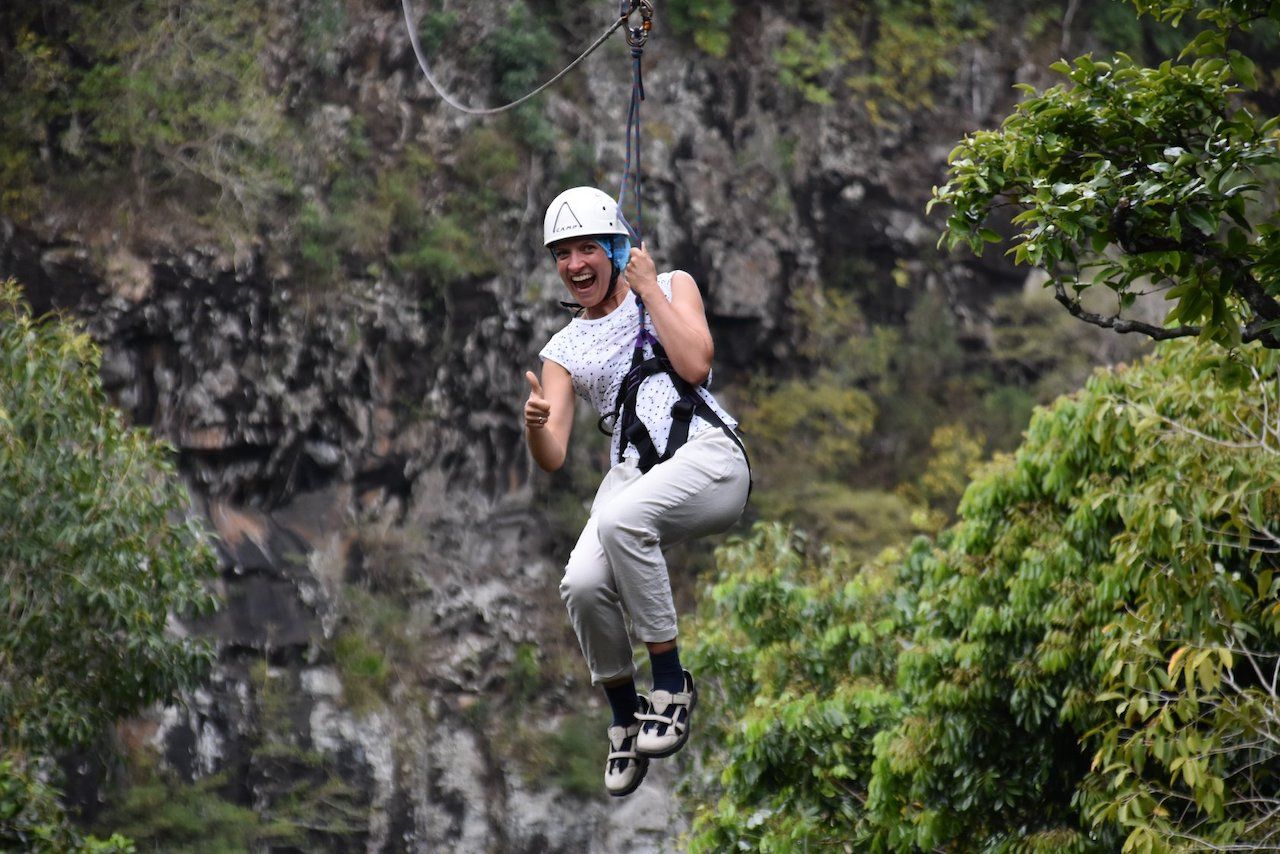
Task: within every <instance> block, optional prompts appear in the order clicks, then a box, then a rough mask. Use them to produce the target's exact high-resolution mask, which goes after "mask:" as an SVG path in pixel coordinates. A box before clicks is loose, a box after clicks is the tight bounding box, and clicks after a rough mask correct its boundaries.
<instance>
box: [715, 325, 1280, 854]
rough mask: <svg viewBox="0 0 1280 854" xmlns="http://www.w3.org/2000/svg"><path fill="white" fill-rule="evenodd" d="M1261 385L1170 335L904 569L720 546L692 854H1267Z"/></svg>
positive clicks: (1271, 578) (1269, 605)
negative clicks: (705, 771)
mask: <svg viewBox="0 0 1280 854" xmlns="http://www.w3.org/2000/svg"><path fill="white" fill-rule="evenodd" d="M1278 368H1280V356H1277V355H1275V354H1273V353H1271V352H1269V351H1267V350H1264V349H1262V348H1259V347H1253V348H1246V349H1241V350H1238V351H1236V352H1235V353H1233V354H1231V355H1223V354H1221V353H1220V352H1216V353H1215V352H1214V350H1213V349H1212V348H1210V347H1208V346H1204V347H1202V346H1194V345H1187V344H1178V345H1166V346H1165V347H1164V348H1163V349H1162V350H1161V351H1160V352H1159V354H1158V355H1157V356H1155V357H1152V358H1150V359H1148V360H1146V361H1145V362H1143V363H1142V364H1140V365H1139V366H1137V367H1135V368H1132V369H1126V370H1120V371H1114V372H1102V373H1099V374H1098V375H1096V376H1095V377H1094V379H1092V380H1091V381H1090V382H1089V384H1088V386H1087V387H1086V388H1085V389H1084V390H1083V391H1081V392H1080V393H1078V394H1076V395H1074V396H1072V397H1070V398H1064V399H1061V400H1059V401H1058V402H1057V403H1056V404H1055V405H1054V406H1053V407H1051V408H1049V409H1044V410H1040V411H1038V412H1037V414H1036V416H1035V417H1034V418H1033V420H1032V423H1031V426H1030V428H1029V429H1028V431H1027V436H1026V439H1025V441H1024V442H1023V444H1022V446H1021V447H1020V448H1019V449H1018V450H1017V451H1016V453H1014V454H1012V455H1008V456H1004V457H1001V458H999V459H997V460H996V461H995V462H994V463H992V464H991V465H990V466H988V467H987V469H986V470H985V471H984V472H983V473H982V474H981V475H980V476H979V477H978V478H977V479H976V480H975V481H974V482H973V483H972V484H971V485H970V486H969V488H968V490H967V491H966V493H965V496H964V499H963V501H962V503H961V506H960V511H959V513H960V521H959V522H958V523H956V524H955V525H954V526H952V527H951V528H949V529H947V530H946V531H944V532H943V534H942V535H941V536H940V537H939V539H938V541H937V542H936V543H929V542H928V541H924V540H920V541H917V542H916V543H915V544H914V545H913V546H912V547H911V548H910V549H909V550H908V551H907V553H906V555H905V556H904V558H903V559H901V560H886V561H881V562H878V563H872V564H870V565H868V566H865V567H861V568H858V567H856V566H855V565H853V564H851V563H850V562H849V560H848V558H847V557H843V556H842V555H841V552H840V551H839V550H838V549H830V550H827V551H823V550H821V549H817V548H816V547H815V546H814V545H813V544H811V543H804V542H803V541H797V540H795V539H794V538H790V537H788V536H786V535H784V534H782V533H779V532H777V531H776V530H770V529H765V530H763V531H758V532H757V534H756V536H755V537H754V538H753V539H752V540H750V541H747V542H746V543H739V544H735V545H732V546H728V547H725V548H724V549H722V550H721V552H720V567H721V570H720V572H721V574H720V578H719V580H718V583H717V585H716V587H715V588H713V591H712V595H711V596H709V597H706V598H705V600H704V605H703V610H702V612H701V614H700V616H699V628H698V632H697V649H696V651H695V652H694V653H693V657H694V661H695V662H696V663H697V665H698V667H699V668H700V670H705V671H707V672H708V673H709V674H710V675H713V676H714V677H715V678H716V679H718V681H719V682H720V683H721V690H722V692H723V694H724V696H725V698H726V702H725V704H724V708H726V709H730V710H733V711H732V712H731V715H732V716H731V717H726V719H724V720H721V721H719V722H715V723H713V726H716V727H718V728H717V729H716V730H715V732H716V736H715V737H713V738H711V739H707V740H705V741H704V749H705V750H706V751H707V755H706V756H705V757H704V766H705V767H707V768H723V769H724V770H723V772H722V773H720V774H719V775H713V776H709V777H706V778H702V779H699V780H696V781H695V782H694V784H693V785H694V787H695V790H696V791H697V793H698V794H699V801H700V805H699V808H698V818H697V822H696V824H695V828H694V830H695V847H701V848H704V849H707V850H720V849H722V848H723V847H726V846H728V845H741V844H746V845H747V846H749V847H752V848H753V849H755V850H791V849H794V848H803V847H805V846H810V847H814V848H820V847H823V846H825V845H827V844H829V843H831V842H833V841H834V840H841V841H843V842H844V843H845V844H848V845H852V846H853V847H855V848H875V849H879V850H898V851H911V850H934V849H939V848H948V847H950V846H952V845H955V844H956V843H961V844H963V845H964V846H965V850H982V851H1045V852H1048V851H1054V852H1057V851H1114V850H1117V849H1118V848H1120V847H1121V845H1124V846H1126V850H1135V851H1163V850H1170V849H1180V847H1182V846H1186V845H1187V844H1189V843H1190V842H1195V841H1197V840H1200V841H1204V844H1206V845H1216V846H1226V845H1231V846H1232V848H1233V850H1267V848H1268V846H1269V845H1270V840H1271V839H1273V838H1274V835H1275V834H1277V833H1280V820H1278V819H1277V816H1280V811H1278V810H1277V809H1276V802H1275V799H1274V796H1273V793H1274V792H1275V791H1276V788H1277V785H1280V779H1277V776H1276V774H1277V771H1276V769H1277V768H1280V752H1278V751H1277V750H1276V748H1275V746H1274V745H1275V744H1276V743H1277V732H1276V730H1275V726H1274V721H1275V720H1276V717H1277V710H1278V709H1280V696H1278V695H1277V692H1276V689H1275V688H1274V685H1273V683H1272V681H1271V676H1270V674H1272V673H1274V670H1275V668H1276V663H1277V662H1280V604H1277V603H1280V584H1277V581H1276V571H1275V570H1276V563H1277V561H1276V558H1275V552H1276V549H1275V546H1274V543H1275V542H1276V540H1277V538H1280V532H1277V530H1276V526H1275V523H1274V518H1275V514H1276V509H1277V508H1280V487H1278V486H1277V484H1280V434H1278V433H1277V428H1276V426H1275V421H1274V414H1275V412H1276V411H1280V409H1278V407H1280V400H1278V399H1277V393H1276V384H1277V380H1280V370H1278Z"/></svg>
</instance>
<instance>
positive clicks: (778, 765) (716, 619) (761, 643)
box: [691, 523, 915, 852]
mask: <svg viewBox="0 0 1280 854" xmlns="http://www.w3.org/2000/svg"><path fill="white" fill-rule="evenodd" d="M718 559H719V563H720V566H721V572H720V575H719V578H718V579H717V581H716V583H715V584H714V586H712V587H711V589H710V590H709V591H708V592H709V595H706V596H704V597H702V598H703V606H702V617H701V619H700V621H699V624H698V627H697V629H696V636H697V643H696V646H695V647H694V648H693V649H692V659H693V664H692V665H691V666H693V667H695V668H696V672H697V673H699V674H700V676H701V677H702V678H704V679H705V678H710V679H711V680H714V682H715V683H716V685H717V688H718V692H717V693H718V701H717V703H716V706H715V708H716V710H718V712H719V713H718V714H716V712H708V713H706V714H705V716H704V718H703V720H704V721H706V722H705V723H702V724H700V726H701V727H702V730H703V731H702V734H701V735H700V737H699V739H698V743H700V744H701V745H703V750H704V756H703V759H704V762H703V767H704V769H705V770H704V771H703V772H702V774H703V776H702V777H701V778H699V779H696V780H694V781H693V784H692V788H693V789H694V791H695V793H696V794H697V795H698V796H699V798H698V800H699V801H700V803H699V804H698V806H697V810H696V813H695V824H694V834H695V835H694V838H693V844H692V846H691V850H693V851H707V852H713V851H729V850H746V851H776V852H783V851H798V850H805V849H806V848H809V849H812V850H833V849H834V850H841V849H842V848H843V846H844V845H846V844H850V843H852V842H854V840H856V839H857V838H858V835H859V833H860V831H859V828H861V827H862V825H863V817H864V816H865V810H864V809H863V803H864V802H865V800H866V781H867V779H868V778H869V777H870V772H871V762H872V740H873V736H874V734H875V732H876V731H877V730H879V729H881V728H883V727H885V726H887V725H888V724H889V723H890V722H891V721H892V720H894V719H896V718H897V717H898V715H899V714H900V709H899V705H900V701H899V699H898V697H897V696H896V693H895V691H894V689H893V679H894V671H895V668H896V658H897V653H898V645H899V635H900V634H901V632H902V631H903V627H904V626H905V625H906V624H907V623H908V622H909V621H910V618H911V615H912V613H913V611H914V610H915V602H914V594H913V592H912V587H911V586H910V585H903V584H900V583H899V578H898V574H897V573H896V572H895V571H894V570H893V568H892V567H890V566H887V565H879V564H877V565H874V566H872V567H869V568H866V569H863V570H861V571H859V569H858V565H857V563H856V562H854V560H853V559H852V558H851V557H850V555H849V554H848V553H847V552H845V551H842V550H840V549H835V548H831V547H825V546H822V545H821V544H819V543H817V542H815V541H810V540H808V539H807V538H806V537H804V536H803V535H801V534H798V533H795V532H790V531H787V530H786V529H784V528H782V527H781V526H778V525H776V524H774V525H768V524H764V523H761V524H760V525H758V526H757V527H756V529H755V531H754V534H753V536H752V537H750V538H749V539H747V540H743V541H731V542H730V543H728V544H727V545H725V546H724V547H722V548H721V550H720V552H719V554H718Z"/></svg>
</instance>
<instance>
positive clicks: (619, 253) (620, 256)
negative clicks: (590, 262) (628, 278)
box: [593, 234, 631, 273]
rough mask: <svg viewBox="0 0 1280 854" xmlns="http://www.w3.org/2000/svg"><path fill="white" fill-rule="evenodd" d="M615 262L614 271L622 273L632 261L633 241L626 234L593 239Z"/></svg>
mask: <svg viewBox="0 0 1280 854" xmlns="http://www.w3.org/2000/svg"><path fill="white" fill-rule="evenodd" d="M593 239H594V240H595V242H596V243H598V244H600V248H601V249H603V250H604V252H605V254H606V255H608V256H609V258H610V259H611V260H612V261H613V269H615V270H617V271H618V272H619V273H621V272H622V271H623V270H625V269H626V267H627V262H628V261H630V260H631V239H630V238H629V237H627V236H626V235H625V234H609V235H601V236H599V237H596V238H593Z"/></svg>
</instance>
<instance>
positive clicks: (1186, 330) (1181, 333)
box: [1053, 279, 1200, 341]
mask: <svg viewBox="0 0 1280 854" xmlns="http://www.w3.org/2000/svg"><path fill="white" fill-rule="evenodd" d="M1053 298H1054V299H1056V300H1057V301H1058V302H1060V303H1062V305H1063V306H1064V307H1066V309H1067V311H1069V312H1070V313H1071V316H1072V317H1074V318H1076V319H1078V320H1083V321H1084V322H1085V323H1089V324H1092V325H1094V326H1101V327H1102V328H1103V329H1110V330H1113V331H1115V332H1120V333H1125V332H1138V333H1140V334H1142V335H1146V336H1148V337H1149V338H1154V339H1155V340H1157V341H1167V340H1169V339H1171V338H1189V337H1191V336H1194V335H1199V334H1200V327H1199V326H1175V327H1173V328H1172V329H1170V328H1167V327H1163V326H1153V325H1152V324H1150V323H1144V322H1143V321H1141V320H1130V319H1128V318H1125V317H1121V316H1120V315H1118V314H1116V315H1112V316H1111V317H1107V316H1105V315H1102V314H1096V313H1094V312H1092V311H1085V310H1084V308H1083V307H1082V306H1081V305H1080V301H1079V300H1078V299H1073V298H1072V297H1070V296H1069V295H1068V294H1067V290H1066V288H1064V287H1063V286H1062V282H1061V281H1060V280H1058V279H1055V280H1054V282H1053Z"/></svg>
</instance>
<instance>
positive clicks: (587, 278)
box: [569, 273, 596, 292]
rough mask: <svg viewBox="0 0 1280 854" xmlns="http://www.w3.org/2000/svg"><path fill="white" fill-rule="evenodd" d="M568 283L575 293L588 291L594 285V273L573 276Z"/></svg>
mask: <svg viewBox="0 0 1280 854" xmlns="http://www.w3.org/2000/svg"><path fill="white" fill-rule="evenodd" d="M569 282H570V284H571V285H572V287H573V289H574V290H575V291H578V292H582V291H589V290H591V288H592V287H593V286H594V285H595V283H596V277H595V274H594V273H583V274H582V275H581V276H574V277H573V278H571V279H570V280H569Z"/></svg>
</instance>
